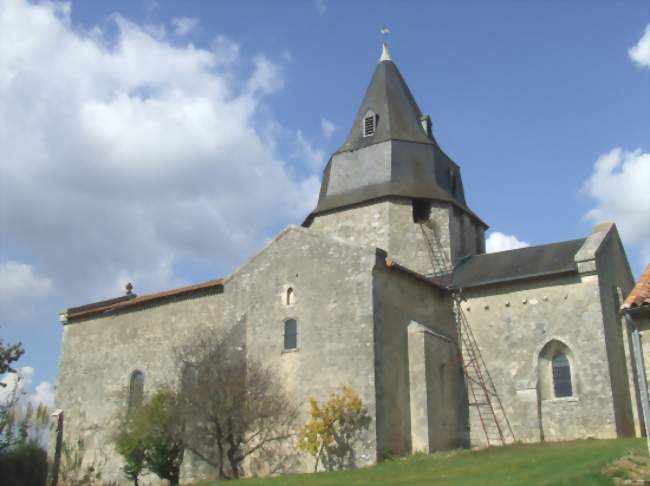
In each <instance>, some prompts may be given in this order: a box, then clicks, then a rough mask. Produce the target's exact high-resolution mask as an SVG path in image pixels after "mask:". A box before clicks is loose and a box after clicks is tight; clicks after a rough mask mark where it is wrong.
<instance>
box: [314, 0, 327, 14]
mask: <svg viewBox="0 0 650 486" xmlns="http://www.w3.org/2000/svg"><path fill="white" fill-rule="evenodd" d="M314 8H315V9H316V12H317V13H318V15H325V14H326V13H327V5H326V4H325V0H314Z"/></svg>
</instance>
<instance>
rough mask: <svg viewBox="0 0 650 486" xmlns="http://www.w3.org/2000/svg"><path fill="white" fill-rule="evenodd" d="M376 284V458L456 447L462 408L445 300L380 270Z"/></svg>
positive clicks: (462, 433) (425, 286) (462, 430)
mask: <svg viewBox="0 0 650 486" xmlns="http://www.w3.org/2000/svg"><path fill="white" fill-rule="evenodd" d="M374 280H375V290H374V307H375V347H376V353H375V354H376V372H375V373H376V394H377V429H378V430H377V447H378V449H379V450H380V454H382V453H383V454H395V455H405V454H409V453H411V452H412V451H413V450H422V449H424V450H426V451H432V450H436V449H444V448H452V447H458V446H459V445H461V444H463V443H465V441H466V440H465V439H466V436H467V422H466V410H467V405H466V397H465V393H464V384H463V376H462V373H461V368H460V366H459V359H458V352H457V351H458V346H457V342H456V330H455V329H456V328H455V323H454V317H453V313H452V307H451V298H450V295H449V293H448V292H446V291H444V290H441V289H439V288H436V287H434V286H433V285H431V284H430V283H428V282H424V281H422V280H420V279H418V278H416V277H414V276H412V275H410V274H408V273H404V272H402V271H398V270H396V269H390V270H388V269H386V268H385V267H383V266H377V268H376V269H375V272H374ZM413 325H415V327H416V328H417V329H416V331H415V333H416V335H415V336H413V332H410V333H409V329H411V328H413ZM420 331H421V332H420ZM432 331H433V332H432ZM414 343H415V344H414Z"/></svg>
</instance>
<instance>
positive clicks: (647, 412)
mask: <svg viewBox="0 0 650 486" xmlns="http://www.w3.org/2000/svg"><path fill="white" fill-rule="evenodd" d="M625 320H626V321H627V323H628V324H629V325H630V327H631V328H632V347H633V348H634V361H636V376H637V380H638V382H639V391H640V392H641V408H642V410H643V423H644V425H645V437H646V443H647V446H648V455H650V422H649V421H650V400H649V398H648V381H647V378H646V373H645V362H644V361H643V351H642V349H641V335H640V334H639V329H638V328H637V327H636V324H635V323H634V320H633V319H632V318H631V317H630V316H629V315H628V314H625Z"/></svg>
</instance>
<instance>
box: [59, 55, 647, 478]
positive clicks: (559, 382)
mask: <svg viewBox="0 0 650 486" xmlns="http://www.w3.org/2000/svg"><path fill="white" fill-rule="evenodd" d="M501 197H507V195H505V196H504V195H501ZM487 228H488V226H487V224H486V223H485V222H484V221H483V220H482V219H481V218H480V216H479V215H478V214H477V213H476V212H474V211H473V210H472V209H470V207H469V205H468V203H467V200H466V197H465V192H464V190H463V181H462V178H461V171H460V167H459V166H458V165H457V164H456V162H454V161H453V160H452V159H451V158H450V157H449V156H448V155H447V154H446V153H445V152H444V151H443V150H442V148H441V147H440V146H439V144H438V142H437V141H436V138H435V136H434V133H433V132H432V124H431V119H430V118H429V117H428V116H426V115H424V114H423V113H422V111H421V110H420V108H419V107H418V105H417V103H416V101H415V99H414V97H413V95H412V94H411V92H410V90H409V88H408V86H407V84H406V82H405V81H404V79H403V78H402V76H401V74H400V72H399V70H398V69H397V66H396V65H395V63H394V62H393V61H392V60H391V58H390V55H389V54H388V51H387V49H386V47H385V46H384V50H383V52H382V55H381V58H380V61H379V63H378V65H377V67H376V69H375V72H374V74H373V76H372V79H371V81H370V84H369V86H368V89H367V91H366V94H365V96H364V98H363V100H362V101H361V105H360V107H359V110H358V112H357V114H356V117H355V119H354V121H353V123H352V128H351V130H350V132H349V135H348V137H347V139H346V140H345V141H344V143H343V144H342V145H341V148H340V149H339V150H337V151H336V152H335V153H334V154H333V155H332V156H331V158H330V159H329V162H328V163H327V166H326V167H325V170H324V173H323V178H322V186H321V191H320V196H319V199H318V204H317V206H316V208H315V209H314V210H313V211H312V212H311V214H309V215H308V216H307V218H306V219H305V221H304V222H303V223H302V224H301V225H290V226H288V227H287V228H285V229H284V230H282V231H281V232H280V233H279V234H278V235H277V236H276V237H275V238H274V239H273V240H272V241H271V242H270V243H268V244H267V245H266V246H265V247H264V248H263V249H261V250H260V251H259V253H257V254H256V255H255V256H254V257H252V258H251V259H250V260H248V261H246V262H244V263H243V264H242V265H241V266H240V267H239V268H237V269H236V270H235V271H234V272H233V273H232V274H230V275H228V276H226V277H224V278H222V279H216V280H211V281H207V282H203V283H199V284H196V285H192V286H189V287H184V288H178V289H173V290H169V291H165V292H159V293H155V294H149V295H140V296H136V295H135V294H132V293H131V292H129V293H127V295H124V296H121V297H117V298H114V299H110V300H105V301H101V302H95V303H91V304H87V305H83V306H80V307H72V308H69V309H67V310H66V311H64V312H62V314H61V321H62V323H63V344H62V351H61V358H60V368H59V370H60V371H59V378H58V383H59V385H58V390H57V399H56V404H57V407H58V408H60V409H62V410H63V411H64V413H65V428H64V436H65V437H66V439H67V440H76V439H77V438H83V439H84V440H85V443H86V447H87V451H88V452H90V453H91V455H92V454H94V453H96V454H100V455H101V456H102V457H104V458H105V460H106V462H105V465H104V475H103V477H104V478H105V479H115V480H117V479H120V478H122V479H123V475H122V472H121V471H120V459H119V457H118V456H117V455H116V453H115V452H114V447H113V445H112V443H111V434H112V431H111V430H108V427H107V425H106V424H108V423H109V422H110V420H111V418H112V417H114V416H115V415H116V414H117V413H118V412H119V411H120V410H121V409H122V408H123V407H125V406H126V404H125V403H124V400H120V399H117V398H116V397H117V396H119V393H118V392H119V391H120V390H123V389H125V388H127V389H129V388H130V389H131V390H133V389H134V388H138V387H139V388H140V389H143V390H144V393H145V394H146V393H148V392H150V391H152V390H156V389H157V388H159V387H161V386H163V385H172V386H176V385H177V384H178V380H179V378H178V377H179V370H177V369H175V364H174V362H173V360H172V359H171V358H169V356H170V355H171V353H172V350H173V349H174V348H175V347H176V346H178V345H179V344H182V343H185V342H189V341H190V340H191V338H192V337H193V336H194V335H196V334H197V333H200V332H201V331H202V330H204V329H206V328H208V327H212V328H217V329H219V328H223V329H226V328H228V327H230V326H233V325H235V324H237V323H239V324H241V325H243V327H244V336H245V352H246V353H247V355H249V356H254V357H255V358H256V359H258V360H260V361H261V362H262V363H264V365H266V366H267V367H268V368H269V369H271V370H273V371H274V372H275V373H276V374H277V376H279V377H280V378H281V380H282V382H283V383H284V385H285V387H286V389H287V390H288V392H289V393H290V394H291V395H292V396H293V397H295V398H296V400H298V401H301V402H303V403H304V412H305V415H306V412H307V409H308V398H309V397H315V398H317V399H326V398H328V397H329V396H330V394H331V393H333V392H335V391H337V390H339V389H340V388H341V387H342V386H348V387H351V388H353V389H354V390H355V391H356V392H357V393H358V394H359V395H360V397H361V398H362V400H363V402H364V404H365V405H366V406H367V407H368V410H369V413H370V415H371V417H372V422H371V424H370V427H369V429H368V430H367V431H366V432H365V435H364V436H363V438H362V443H361V444H360V446H359V453H358V454H357V459H358V461H357V465H358V466H364V465H370V464H373V463H376V462H377V461H378V458H381V457H382V456H383V455H384V454H387V453H390V454H393V455H406V454H410V453H412V452H415V451H427V452H428V451H434V450H440V449H449V448H456V447H467V446H472V447H473V446H484V445H495V444H496V445H498V444H502V443H509V442H512V441H513V440H518V441H524V442H536V441H542V440H548V441H553V440H569V439H577V438H586V437H599V438H611V437H624V436H634V435H639V434H640V430H641V429H642V424H641V418H640V413H639V406H638V404H639V398H638V397H639V394H638V390H637V389H636V385H635V383H636V382H635V377H634V374H633V371H632V370H633V369H634V366H635V363H634V361H633V353H631V352H630V344H629V343H630V335H629V330H628V328H627V327H626V325H625V321H623V320H621V318H620V316H619V313H618V310H619V307H620V304H621V303H622V296H624V295H627V294H628V293H629V291H630V290H631V288H632V287H633V285H634V281H633V277H632V274H631V272H630V268H629V264H628V262H627V259H626V256H625V252H624V249H623V246H622V244H621V240H620V238H619V235H618V233H617V230H616V227H615V226H614V225H613V224H608V223H607V224H601V225H598V226H596V227H595V228H594V230H593V232H592V233H591V234H590V235H587V236H586V237H584V238H580V239H577V240H571V241H562V242H557V243H549V244H545V245H539V246H532V247H527V248H522V249H517V250H510V251H503V252H499V253H490V254H486V253H485V231H486V229H487ZM310 467H311V462H309V463H308V462H306V461H301V460H300V459H298V460H297V461H296V462H295V466H294V470H308V469H309V468H310ZM197 468H198V466H197ZM189 469H191V468H189ZM189 469H188V470H189ZM199 469H200V468H199ZM187 474H188V475H187V476H186V477H188V478H189V477H192V476H193V474H194V473H192V472H191V471H190V472H188V473H187Z"/></svg>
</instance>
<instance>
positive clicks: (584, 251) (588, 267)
mask: <svg viewBox="0 0 650 486" xmlns="http://www.w3.org/2000/svg"><path fill="white" fill-rule="evenodd" d="M612 233H616V225H615V224H614V223H600V224H597V225H596V226H594V229H593V230H592V232H591V234H590V235H589V236H588V237H587V239H586V240H585V242H584V243H583V244H582V246H581V247H580V249H579V250H578V251H577V253H576V254H575V256H574V257H573V259H574V261H575V262H576V264H577V266H578V272H580V274H591V273H596V255H597V254H598V252H599V251H600V248H601V247H602V245H603V243H604V242H605V239H606V238H607V237H608V236H609V235H610V234H612Z"/></svg>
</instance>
